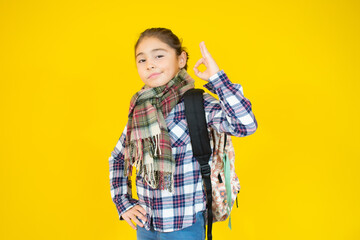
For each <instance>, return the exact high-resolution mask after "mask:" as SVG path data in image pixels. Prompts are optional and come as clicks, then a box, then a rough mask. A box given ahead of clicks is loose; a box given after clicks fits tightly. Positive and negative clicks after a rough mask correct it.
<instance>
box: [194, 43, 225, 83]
mask: <svg viewBox="0 0 360 240" xmlns="http://www.w3.org/2000/svg"><path fill="white" fill-rule="evenodd" d="M200 51H201V55H202V58H200V59H199V60H198V61H197V62H196V63H195V66H194V71H195V75H196V76H197V77H199V78H201V79H203V80H205V81H209V78H210V77H211V76H212V75H214V74H215V73H217V72H218V71H220V69H219V67H218V65H217V64H216V62H215V60H214V59H213V58H212V57H211V55H210V53H209V51H208V50H207V49H206V47H205V43H204V41H202V42H201V43H200ZM201 64H204V65H205V67H206V70H205V71H203V72H200V71H199V69H197V67H199V66H200V65H201Z"/></svg>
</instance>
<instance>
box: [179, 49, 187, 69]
mask: <svg viewBox="0 0 360 240" xmlns="http://www.w3.org/2000/svg"><path fill="white" fill-rule="evenodd" d="M186 60H187V55H186V52H185V51H182V53H181V54H180V55H179V56H178V61H179V68H183V67H185V65H186Z"/></svg>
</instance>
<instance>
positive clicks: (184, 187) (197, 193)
mask: <svg viewBox="0 0 360 240" xmlns="http://www.w3.org/2000/svg"><path fill="white" fill-rule="evenodd" d="M204 87H205V88H206V89H208V90H209V91H210V92H212V93H214V94H216V95H217V96H218V97H219V100H218V99H216V98H214V97H213V96H211V95H210V94H208V93H204V107H205V113H206V121H207V125H208V127H212V128H214V129H216V130H217V131H219V132H226V133H228V134H230V135H232V136H236V137H244V136H248V135H250V134H252V133H254V132H255V131H256V129H257V126H258V125H257V121H256V119H255V116H254V114H253V112H252V106H251V103H250V101H249V100H248V99H247V98H245V97H244V95H243V89H242V86H241V85H240V84H234V83H232V82H231V81H230V80H229V79H228V77H227V75H226V74H225V73H224V71H223V70H221V71H219V72H217V73H216V74H214V75H213V76H211V77H210V78H209V82H208V83H207V84H205V85H204ZM165 121H166V124H167V127H168V130H169V133H170V138H171V145H172V153H173V156H174V158H175V160H176V167H175V173H174V192H173V193H170V192H169V191H167V190H157V189H152V188H151V187H149V186H148V185H146V184H144V183H143V181H142V179H141V176H136V189H137V195H138V198H139V199H138V200H137V199H134V198H132V193H131V187H132V183H131V179H130V178H128V177H126V176H124V155H123V150H124V144H125V136H126V126H125V129H124V131H123V133H122V135H121V136H120V138H119V140H118V142H117V144H116V146H115V148H114V150H113V151H112V153H111V156H110V157H109V169H110V175H109V177H110V186H111V197H112V200H113V202H114V203H115V205H116V208H117V211H118V213H119V218H120V220H123V219H122V217H121V215H122V214H123V213H125V212H126V211H127V210H129V209H130V208H132V207H133V206H135V205H136V204H139V205H140V206H142V207H143V208H144V209H145V210H146V218H147V221H146V222H145V223H144V222H143V221H142V220H140V222H142V223H143V224H144V226H145V229H147V230H149V229H150V222H151V220H152V222H153V225H154V229H155V230H156V231H160V232H171V231H176V230H180V229H183V228H185V227H189V226H191V225H192V224H193V223H194V222H195V219H196V213H197V212H199V211H204V210H206V195H205V191H204V189H203V182H202V177H201V173H200V165H199V163H198V162H197V160H196V159H195V158H194V157H193V153H192V146H191V142H190V135H189V132H188V127H187V122H186V118H185V109H184V101H183V98H182V99H181V100H180V101H179V102H178V104H177V105H175V107H174V108H173V109H172V110H171V112H170V113H169V114H168V116H167V117H166V119H165ZM211 160H212V157H211V158H210V160H209V163H210V162H211Z"/></svg>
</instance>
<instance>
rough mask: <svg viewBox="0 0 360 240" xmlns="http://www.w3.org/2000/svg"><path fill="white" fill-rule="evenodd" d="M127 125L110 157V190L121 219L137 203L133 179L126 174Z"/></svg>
mask: <svg viewBox="0 0 360 240" xmlns="http://www.w3.org/2000/svg"><path fill="white" fill-rule="evenodd" d="M125 136H126V126H125V129H124V131H123V133H122V134H121V136H120V138H119V140H118V142H117V144H116V146H115V148H114V150H113V151H112V152H111V156H110V157H109V170H110V174H109V177H110V190H111V198H112V200H113V202H114V203H115V205H116V209H117V211H118V213H119V219H120V220H124V219H123V218H122V215H123V214H124V213H125V212H126V211H127V210H129V209H130V208H132V207H134V206H135V205H136V204H137V202H138V201H137V200H136V199H133V198H132V192H131V187H132V183H131V179H130V178H128V177H127V176H124V154H123V151H124V146H125Z"/></svg>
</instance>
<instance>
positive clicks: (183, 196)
mask: <svg viewBox="0 0 360 240" xmlns="http://www.w3.org/2000/svg"><path fill="white" fill-rule="evenodd" d="M200 51H201V54H202V58H201V59H199V60H198V61H197V62H196V64H195V66H194V68H193V69H194V73H195V75H196V76H197V77H199V78H201V79H203V80H205V81H207V83H206V84H205V85H204V87H205V88H206V89H208V90H209V91H211V92H212V93H214V94H217V96H218V97H219V100H217V99H216V98H214V97H212V96H211V95H210V94H208V93H204V107H205V113H206V121H207V126H208V128H213V129H215V130H216V131H219V132H225V133H227V134H230V135H232V136H237V137H244V136H248V135H250V134H253V133H254V132H255V131H256V129H257V121H256V119H255V116H254V114H253V112H252V106H251V103H250V101H249V100H248V99H247V98H245V97H244V95H243V90H242V86H241V85H240V84H234V83H232V82H231V81H230V80H229V79H228V77H227V75H226V74H225V72H224V71H223V70H221V71H220V69H219V67H218V65H217V64H216V62H215V61H214V59H213V58H212V57H211V55H210V53H209V51H208V50H207V49H206V47H205V44H204V42H201V43H200ZM188 59H189V55H188V53H187V51H186V50H185V48H183V47H182V46H181V42H180V40H179V38H178V37H177V36H176V35H174V34H173V33H172V31H171V30H169V29H166V28H150V29H147V30H145V31H144V32H142V33H141V35H140V37H139V39H138V41H137V42H136V44H135V60H136V67H137V71H138V73H139V76H140V79H141V80H142V81H143V82H144V86H143V87H142V88H141V90H140V91H138V92H137V93H135V95H134V96H133V97H132V99H131V101H130V109H129V114H128V123H127V125H126V126H125V128H124V131H123V133H122V135H121V136H120V138H119V140H118V142H117V144H116V146H115V148H114V150H113V152H112V153H111V156H110V157H109V165H110V185H111V197H112V200H113V202H114V203H115V205H116V208H117V211H118V213H119V217H120V220H125V221H126V222H127V223H128V224H129V225H130V226H131V227H132V228H134V229H136V230H137V239H187V240H190V239H197V240H198V239H205V219H204V214H206V212H205V210H206V195H205V191H204V189H203V183H202V178H201V173H200V169H199V164H198V162H197V160H196V159H195V158H194V157H193V155H192V147H191V142H190V136H189V132H188V129H187V122H186V118H185V113H184V102H183V98H182V96H183V94H184V93H185V92H186V91H187V90H189V89H191V88H194V79H193V78H192V77H191V76H190V75H189V74H188V73H187V67H188V65H187V61H188ZM201 64H204V65H205V66H206V70H205V71H203V72H200V71H199V70H198V69H197V67H198V66H199V65H201ZM210 161H211V158H210ZM133 166H135V167H136V168H137V176H136V190H137V195H138V198H139V199H138V200H137V199H133V198H132V193H131V187H132V183H131V178H130V177H129V176H130V175H131V172H132V167H133ZM134 223H135V224H136V225H137V227H136V226H135V225H134Z"/></svg>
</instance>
